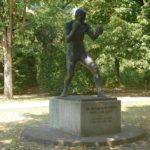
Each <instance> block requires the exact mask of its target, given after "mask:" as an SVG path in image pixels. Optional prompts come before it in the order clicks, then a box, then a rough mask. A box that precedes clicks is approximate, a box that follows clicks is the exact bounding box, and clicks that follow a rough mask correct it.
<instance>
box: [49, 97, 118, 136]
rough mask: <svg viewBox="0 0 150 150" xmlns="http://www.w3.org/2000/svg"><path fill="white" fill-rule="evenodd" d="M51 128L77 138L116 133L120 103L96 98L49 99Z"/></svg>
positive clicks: (114, 100) (115, 100)
mask: <svg viewBox="0 0 150 150" xmlns="http://www.w3.org/2000/svg"><path fill="white" fill-rule="evenodd" d="M49 108H50V115H49V116H50V127H53V128H58V129H61V130H63V131H65V132H68V133H71V134H74V135H79V136H97V135H103V134H111V133H118V132H120V130H121V102H120V101H118V100H117V99H116V98H100V97H96V96H68V97H64V98H62V97H51V99H50V107H49Z"/></svg>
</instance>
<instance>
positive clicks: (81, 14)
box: [75, 8, 86, 22]
mask: <svg viewBox="0 0 150 150" xmlns="http://www.w3.org/2000/svg"><path fill="white" fill-rule="evenodd" d="M85 17H86V11H85V10H84V9H82V8H79V9H77V10H76V12H75V18H76V20H79V21H81V22H84V20H85Z"/></svg>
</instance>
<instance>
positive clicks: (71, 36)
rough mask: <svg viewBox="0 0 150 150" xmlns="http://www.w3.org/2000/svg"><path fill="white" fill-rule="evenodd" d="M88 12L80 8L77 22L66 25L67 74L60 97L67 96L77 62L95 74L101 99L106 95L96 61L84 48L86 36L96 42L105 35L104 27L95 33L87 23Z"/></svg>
mask: <svg viewBox="0 0 150 150" xmlns="http://www.w3.org/2000/svg"><path fill="white" fill-rule="evenodd" d="M85 18H86V12H85V10H84V9H82V8H79V9H77V10H76V13H75V20H72V21H70V22H67V23H66V24H65V29H64V30H65V31H64V32H65V33H64V34H65V39H66V42H67V49H68V51H67V58H66V59H67V74H66V77H65V80H64V89H63V91H62V93H61V95H60V96H62V97H65V96H67V90H68V87H69V85H70V82H71V79H72V77H73V75H74V69H75V65H76V62H77V61H80V62H81V63H82V64H84V65H85V66H86V67H87V68H88V69H89V70H90V71H91V73H92V74H93V76H94V81H95V84H96V88H97V91H98V96H99V97H104V96H105V93H104V92H103V91H102V88H101V81H100V75H99V71H98V67H97V65H96V63H95V61H94V60H93V59H92V58H91V57H90V56H89V55H88V54H87V53H86V51H85V48H84V43H83V39H84V34H88V35H89V37H90V38H91V39H92V40H93V41H94V40H95V39H97V38H98V36H99V35H100V34H102V33H103V27H102V26H99V27H98V28H97V30H96V32H95V33H94V32H93V31H92V29H91V27H90V26H89V25H88V24H87V23H85Z"/></svg>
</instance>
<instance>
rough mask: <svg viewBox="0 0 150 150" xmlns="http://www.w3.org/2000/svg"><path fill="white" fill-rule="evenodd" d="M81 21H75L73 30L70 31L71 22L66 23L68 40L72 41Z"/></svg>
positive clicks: (66, 37)
mask: <svg viewBox="0 0 150 150" xmlns="http://www.w3.org/2000/svg"><path fill="white" fill-rule="evenodd" d="M79 25H80V24H79V23H78V22H77V21H75V22H74V23H73V24H72V30H71V31H70V29H69V24H66V25H65V31H64V32H65V39H66V41H67V42H70V41H71V40H72V38H73V36H74V35H75V33H76V31H77V29H78V27H79Z"/></svg>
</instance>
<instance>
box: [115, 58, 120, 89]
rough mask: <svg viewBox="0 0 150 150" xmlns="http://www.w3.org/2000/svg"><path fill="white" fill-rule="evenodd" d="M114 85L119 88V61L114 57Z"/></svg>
mask: <svg viewBox="0 0 150 150" xmlns="http://www.w3.org/2000/svg"><path fill="white" fill-rule="evenodd" d="M115 83H116V87H119V86H120V61H119V59H118V58H117V57H115Z"/></svg>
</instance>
